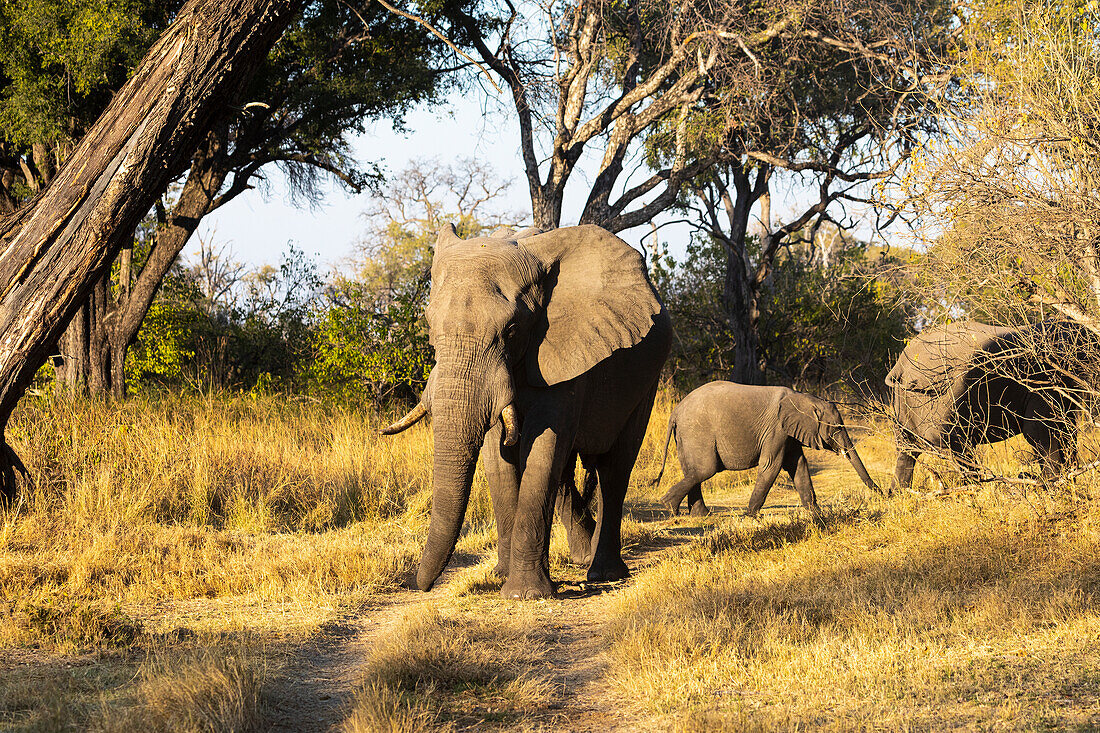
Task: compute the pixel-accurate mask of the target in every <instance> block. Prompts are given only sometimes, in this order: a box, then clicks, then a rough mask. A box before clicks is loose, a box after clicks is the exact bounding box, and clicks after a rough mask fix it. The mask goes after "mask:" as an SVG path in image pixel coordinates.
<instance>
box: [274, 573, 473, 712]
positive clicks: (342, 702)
mask: <svg viewBox="0 0 1100 733" xmlns="http://www.w3.org/2000/svg"><path fill="white" fill-rule="evenodd" d="M464 567H466V566H465V565H460V566H454V567H449V568H447V570H446V571H445V572H444V573H443V575H442V576H440V579H439V581H438V583H437V584H436V587H435V589H434V590H433V592H432V594H431V595H430V596H429V595H428V594H425V593H420V592H418V591H412V590H397V591H394V592H392V593H385V594H383V595H381V596H378V597H377V598H375V599H373V600H372V602H371V603H369V604H367V605H366V606H364V607H363V608H360V609H358V610H356V611H354V612H349V613H348V614H346V615H344V616H342V617H341V618H339V619H336V620H334V621H331V622H329V623H327V624H325V625H324V626H322V627H321V628H320V629H319V630H318V631H317V632H316V633H314V634H313V635H312V636H311V637H310V638H309V640H308V641H307V642H306V643H305V644H300V645H297V646H295V647H293V648H291V649H288V650H286V655H287V657H286V663H285V665H284V666H283V668H282V669H281V670H280V673H279V675H278V677H277V679H276V680H275V682H274V684H272V685H271V686H270V687H269V692H270V694H269V696H268V699H269V712H268V720H269V722H270V724H271V727H270V730H272V731H280V732H282V731H285V732H286V733H290V732H291V731H301V732H303V733H307V732H309V731H328V730H332V729H333V728H335V727H336V726H337V725H339V724H340V723H342V722H343V721H344V719H345V716H346V713H347V710H348V707H349V706H350V705H351V701H352V698H353V696H354V694H355V690H356V687H357V686H358V685H359V684H360V682H362V678H363V675H364V673H365V671H366V666H367V664H368V662H369V661H370V656H371V651H372V650H373V648H374V646H375V644H376V643H377V642H378V640H379V639H380V638H382V636H383V635H384V634H385V633H386V632H387V631H388V630H391V629H394V628H395V627H396V626H397V625H398V624H399V623H400V622H401V620H402V619H403V618H404V617H405V615H406V614H407V613H410V612H412V609H413V608H414V607H416V606H419V605H424V604H426V603H429V602H436V603H438V602H440V601H442V600H445V599H449V598H451V597H453V588H452V585H453V581H454V578H455V576H456V575H457V574H458V573H459V572H460V571H461V570H462V569H463V568H464Z"/></svg>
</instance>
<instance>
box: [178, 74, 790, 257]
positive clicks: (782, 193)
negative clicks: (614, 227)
mask: <svg viewBox="0 0 1100 733" xmlns="http://www.w3.org/2000/svg"><path fill="white" fill-rule="evenodd" d="M490 104H492V103H491V102H490ZM483 107H484V97H482V96H481V93H480V92H478V91H472V92H470V93H468V94H466V95H463V94H460V93H455V94H452V95H451V97H450V99H449V100H448V103H447V104H445V105H439V106H435V107H431V108H427V107H420V108H417V109H415V110H413V111H412V112H410V113H409V114H408V115H407V116H406V118H405V128H406V130H407V132H404V133H399V132H395V131H394V130H393V127H392V124H391V123H390V122H388V121H381V122H377V123H374V124H373V125H371V127H370V129H369V130H368V131H367V133H366V134H364V135H362V136H360V137H359V138H357V139H356V140H355V141H354V146H353V147H354V150H355V152H356V155H357V156H358V158H359V160H360V162H361V163H363V164H364V165H369V164H371V163H373V162H377V163H379V164H381V165H382V166H383V169H384V170H385V171H386V172H388V173H391V174H395V173H398V172H400V171H401V170H403V169H404V168H406V167H407V166H408V165H409V164H410V163H411V162H412V161H414V160H418V159H425V158H438V159H439V160H440V161H442V162H444V163H448V162H454V161H456V160H458V159H460V158H467V157H476V158H479V159H480V160H483V161H486V162H488V163H489V164H490V165H491V166H492V168H493V169H494V171H495V173H496V175H497V176H498V178H499V179H501V180H505V179H511V182H512V185H511V187H510V189H509V191H508V193H507V197H506V200H505V201H503V202H502V208H504V209H506V210H510V211H517V212H529V211H530V199H529V197H528V195H527V185H526V181H525V179H524V177H523V166H522V160H521V158H520V152H519V126H518V124H517V123H516V120H515V118H514V116H510V115H508V114H506V109H507V108H505V107H503V105H495V106H494V109H493V111H490V112H484V111H483ZM497 110H501V111H497ZM600 154H602V150H601V149H599V141H598V140H595V141H593V142H592V143H590V145H589V150H587V151H586V154H585V156H584V157H583V158H582V159H581V161H580V164H579V165H578V169H577V170H576V172H575V173H574V175H573V178H572V179H571V181H570V187H569V188H567V190H566V200H565V206H564V211H563V216H562V223H563V224H565V225H568V224H574V223H576V219H577V217H578V216H579V214H580V210H581V207H582V206H583V203H584V198H585V193H586V192H585V191H584V189H585V187H586V183H587V179H588V176H587V175H586V173H585V171H586V170H593V169H594V166H593V165H592V164H593V163H595V162H597V161H598V158H599V156H600ZM266 174H267V175H268V180H269V183H268V185H267V186H266V189H267V190H266V192H265V191H263V190H259V189H258V190H253V191H248V192H246V193H244V194H242V195H240V196H238V197H237V198H236V199H235V200H233V201H232V202H230V203H229V204H226V205H225V206H224V207H222V208H221V209H219V210H218V211H216V212H214V214H212V215H210V216H208V217H206V218H205V219H203V221H202V223H201V224H200V226H199V235H200V236H201V237H203V238H212V239H213V241H214V242H216V243H218V244H225V243H228V244H229V246H230V247H231V249H232V252H233V254H234V255H235V256H236V257H237V258H238V259H241V260H244V261H246V262H249V263H253V264H265V263H266V264H278V263H279V261H280V260H281V253H282V252H283V251H284V250H285V249H286V247H287V244H288V242H293V243H294V245H295V246H297V247H298V248H299V249H301V250H303V251H304V252H306V253H307V254H308V255H310V256H316V258H317V259H318V261H319V262H320V263H321V265H322V267H323V268H325V267H327V266H329V265H338V264H339V263H340V262H341V261H342V260H345V259H346V258H347V257H348V255H349V254H351V253H352V251H353V247H354V244H355V243H356V241H357V240H358V239H359V238H360V236H361V233H362V232H363V230H364V222H363V219H362V214H363V211H364V210H365V209H366V208H367V205H368V202H369V200H370V194H369V193H367V192H364V193H362V194H359V195H349V194H348V193H346V192H345V191H344V190H343V189H341V188H339V187H338V186H336V185H331V184H330V185H327V186H326V188H325V195H324V197H323V200H322V201H321V202H320V203H319V204H318V205H317V206H316V207H314V208H312V209H311V208H309V207H302V208H299V207H296V206H294V204H292V203H291V202H290V200H289V198H288V196H287V188H286V185H285V183H284V182H283V180H282V178H281V176H280V174H279V172H278V171H277V170H275V169H271V170H269V171H266ZM775 188H776V189H778V190H773V203H772V210H773V216H775V217H779V218H781V217H783V216H784V214H786V213H787V212H788V211H790V210H791V209H792V208H793V206H794V204H795V203H796V202H797V201H798V199H799V198H800V197H804V196H805V195H806V190H805V189H804V188H803V187H801V186H798V185H796V182H795V181H793V180H790V179H788V180H786V181H784V182H780V183H779V185H778V186H776V187H775ZM648 233H649V231H648V228H646V227H638V228H635V229H632V230H628V231H626V232H622V233H620V236H621V237H622V238H623V239H625V240H626V241H627V242H629V243H630V244H632V245H634V246H636V247H637V246H639V244H640V242H641V239H642V237H643V236H645V235H647V234H648ZM659 236H660V238H661V239H662V240H663V241H665V242H667V243H668V244H669V248H670V250H671V252H672V253H673V254H674V255H678V254H681V253H683V252H684V248H685V246H686V244H687V240H688V238H689V236H690V232H689V230H688V228H687V227H686V226H668V227H665V228H662V229H661V231H660V234H659ZM647 244H648V243H647ZM197 249H198V242H197V241H196V240H192V241H191V242H190V243H189V244H188V247H187V248H186V249H185V250H184V254H185V256H189V255H192V254H193V253H195V252H196V251H197Z"/></svg>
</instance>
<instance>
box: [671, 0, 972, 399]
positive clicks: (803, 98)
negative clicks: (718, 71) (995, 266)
mask: <svg viewBox="0 0 1100 733" xmlns="http://www.w3.org/2000/svg"><path fill="white" fill-rule="evenodd" d="M776 7H777V8H778V7H782V6H781V5H777V6H776ZM951 19H952V15H951V13H950V9H949V8H948V6H947V5H946V4H944V3H941V2H939V0H912V1H910V0H901V1H900V2H898V1H895V0H862V1H859V2H845V3H825V4H821V5H819V6H817V7H816V8H815V9H814V10H813V12H812V13H808V14H807V15H805V16H803V17H801V18H800V19H799V23H798V25H797V27H792V28H791V29H788V30H787V31H784V37H783V38H782V41H783V42H782V43H781V44H778V45H777V46H776V47H772V48H768V49H765V50H764V51H762V52H761V53H759V54H756V56H755V58H754V59H753V68H752V73H753V75H754V81H750V80H749V79H748V77H747V74H748V71H749V70H748V68H747V66H746V67H745V68H743V69H742V70H741V76H740V77H738V76H729V77H727V78H726V80H725V83H723V84H719V85H716V87H715V89H714V90H713V92H711V93H709V94H708V95H707V96H706V97H705V98H704V100H703V105H704V106H708V107H721V108H727V109H729V112H728V113H727V114H726V119H727V120H729V124H728V132H727V133H726V134H725V136H724V137H723V138H721V139H718V140H717V141H716V142H717V143H718V144H717V147H716V148H715V149H714V151H713V155H714V160H715V165H713V166H711V167H710V168H709V169H707V170H706V171H705V172H704V173H703V174H702V175H700V176H697V177H696V178H695V179H693V180H692V181H691V182H690V184H689V185H688V189H689V190H690V196H688V197H687V199H686V201H685V202H684V203H683V204H682V207H683V209H684V210H685V211H686V212H687V213H688V214H689V216H688V223H690V224H691V225H692V226H694V227H695V228H696V230H697V231H699V232H700V233H701V234H703V235H704V236H708V237H710V238H712V239H714V240H715V241H716V242H718V243H719V244H720V245H721V246H722V248H723V250H724V251H725V253H726V262H725V278H724V285H723V290H722V307H723V311H724V318H725V321H726V328H727V330H728V333H729V335H730V337H731V343H730V344H729V363H730V365H731V366H730V372H729V376H730V377H731V378H732V379H734V380H736V381H740V382H746V383H759V382H762V381H763V378H764V363H765V360H766V355H765V354H764V353H763V352H762V350H761V342H760V331H759V324H760V318H761V312H760V303H761V298H762V294H763V293H762V290H763V288H764V287H765V286H766V284H767V282H768V280H769V278H770V277H771V274H772V271H773V268H774V267H775V263H776V255H777V253H778V252H779V250H780V248H781V247H784V246H789V245H791V244H795V243H798V242H800V241H803V240H805V241H806V243H807V244H808V245H809V246H810V247H811V248H813V247H815V246H816V245H817V241H816V237H817V233H818V231H819V229H820V227H821V225H822V224H823V223H825V222H832V223H833V224H836V225H838V226H839V227H840V228H842V229H847V228H851V227H853V226H855V225H856V224H857V223H858V222H857V214H856V213H853V210H852V209H851V208H850V207H851V206H852V205H854V206H855V211H857V212H859V213H860V214H867V213H870V212H869V211H868V209H870V208H871V206H870V205H872V204H875V203H879V202H877V201H876V200H875V198H874V190H873V188H872V187H873V185H879V186H882V185H884V183H885V182H887V181H890V180H893V179H894V178H895V176H896V174H897V173H898V171H899V170H901V169H902V166H903V165H904V163H905V162H906V161H907V159H908V158H909V156H910V154H911V151H912V150H913V149H915V148H916V146H917V145H919V144H920V143H921V142H922V141H923V140H926V139H928V138H929V137H930V136H932V135H934V134H935V132H936V130H937V119H936V116H935V105H934V104H933V102H932V101H931V99H932V97H933V96H934V94H936V93H940V92H942V90H943V88H944V86H945V85H946V84H948V83H949V82H950V80H951V75H950V74H948V73H945V71H944V69H945V68H946V67H945V65H944V64H943V63H942V61H941V60H940V59H941V56H942V54H943V52H944V50H945V49H946V48H948V47H950V46H952V44H953V42H954V41H953V34H952V30H951V28H952V22H951ZM753 84H756V85H757V86H756V87H754V86H753ZM753 90H755V91H753ZM730 100H733V101H732V102H731V101H730ZM664 154H665V155H666V156H667V155H668V154H669V153H668V152H664ZM777 179H783V180H784V181H785V183H786V185H787V187H788V188H790V187H794V188H795V189H796V190H799V191H800V195H797V196H795V197H790V198H794V199H795V200H794V203H793V205H792V206H791V208H790V210H789V211H787V212H778V211H774V210H773V207H772V205H771V203H772V190H773V189H774V188H775V186H776V181H777ZM754 217H755V219H756V221H757V222H758V223H759V226H758V227H757V231H756V232H755V234H756V235H757V244H758V246H757V247H755V248H751V249H750V247H749V246H748V237H749V235H750V228H751V227H750V225H751V223H752V220H753V218H754ZM865 223H866V222H865ZM792 261H793V260H790V259H788V262H792Z"/></svg>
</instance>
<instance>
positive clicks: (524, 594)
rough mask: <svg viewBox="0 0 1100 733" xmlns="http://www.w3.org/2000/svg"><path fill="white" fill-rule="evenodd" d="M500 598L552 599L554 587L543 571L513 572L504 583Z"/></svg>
mask: <svg viewBox="0 0 1100 733" xmlns="http://www.w3.org/2000/svg"><path fill="white" fill-rule="evenodd" d="M500 597H501V598H517V599H520V600H534V599H538V598H553V597H554V587H553V586H552V585H551V584H550V576H548V575H547V574H546V573H545V572H544V571H540V570H531V571H527V572H514V573H511V574H510V575H509V576H508V580H506V581H504V585H503V587H501V589H500Z"/></svg>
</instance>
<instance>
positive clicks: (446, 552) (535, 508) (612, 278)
mask: <svg viewBox="0 0 1100 733" xmlns="http://www.w3.org/2000/svg"><path fill="white" fill-rule="evenodd" d="M426 317H427V321H428V332H429V338H430V341H431V344H432V346H433V347H434V348H435V355H436V365H435V367H434V368H433V369H432V373H431V376H430V378H429V380H428V387H427V388H426V389H425V392H424V395H423V397H422V398H421V401H420V403H419V404H418V405H417V407H416V408H414V409H413V411H412V412H410V413H409V414H408V415H406V416H405V417H404V418H402V419H401V420H399V421H398V422H396V423H394V424H393V425H391V426H389V427H387V428H386V429H384V430H383V432H384V433H386V434H392V433H395V432H398V431H400V430H404V429H405V428H407V427H409V426H410V425H412V424H413V423H414V422H416V421H417V420H419V419H420V418H422V417H423V416H424V415H425V414H428V413H430V414H431V415H432V432H433V434H434V436H435V457H434V474H433V477H432V515H431V523H430V525H429V529H428V538H427V541H426V543H425V545H424V551H423V554H422V555H421V558H420V567H419V569H418V571H417V576H416V582H417V585H418V586H419V587H420V589H421V590H429V589H431V587H432V584H433V583H435V581H436V579H437V578H438V577H439V574H440V573H441V572H442V571H443V568H444V566H446V564H447V561H448V560H449V559H450V557H451V554H452V552H454V547H455V543H456V542H457V540H458V535H459V530H460V529H461V526H462V521H463V518H464V516H465V513H466V505H467V502H468V500H469V497H470V489H471V485H472V482H473V476H474V466H475V463H476V461H477V457H478V450H479V448H480V449H481V456H482V461H483V464H484V466H485V469H486V476H487V478H488V481H489V490H490V494H491V496H492V500H493V511H494V514H495V515H496V523H497V539H498V564H497V572H498V573H499V574H500V575H501V576H502V577H505V578H506V580H505V583H504V586H503V588H502V589H501V595H503V596H504V597H512V598H541V597H547V596H550V595H551V594H552V587H551V584H550V574H549V541H550V521H551V517H552V514H553V509H554V498H555V496H556V494H557V493H558V491H559V489H560V488H561V486H562V482H563V479H562V476H563V470H564V469H565V468H566V466H567V465H568V466H569V469H570V470H572V465H573V464H572V463H570V462H569V460H570V459H571V458H573V457H574V455H576V454H579V455H580V456H581V458H582V459H583V460H584V463H585V465H587V466H592V467H594V469H595V471H596V474H597V476H598V482H599V490H600V501H599V502H598V510H597V516H596V521H595V526H594V527H592V526H591V525H588V524H586V523H585V522H584V521H583V518H584V517H583V515H584V513H583V512H582V511H580V508H579V507H575V508H574V511H565V512H563V516H564V518H565V519H566V520H567V521H568V522H572V523H573V525H574V526H570V527H569V537H570V539H571V540H572V541H573V542H574V544H577V543H580V544H584V545H586V546H585V547H576V546H574V547H571V548H570V549H571V553H572V554H573V556H574V557H578V556H580V557H587V558H590V565H589V568H588V579H589V580H590V581H598V580H614V579H620V578H623V577H625V576H626V575H627V574H628V571H627V567H626V564H625V563H624V562H623V560H622V556H621V540H620V535H619V525H620V521H621V518H622V507H623V498H624V496H625V494H626V487H627V482H628V480H629V478H630V472H631V469H632V468H633V466H634V460H635V459H636V458H637V455H638V449H639V448H640V447H641V443H642V438H643V436H644V434H645V429H646V425H647V423H648V422H649V413H650V410H651V409H652V406H653V398H654V396H655V394H656V391H657V378H658V375H659V373H660V370H661V366H662V365H663V364H664V362H665V359H666V357H667V356H668V351H669V346H670V342H671V332H672V328H671V324H670V322H669V317H668V314H667V312H666V311H665V309H664V306H663V305H662V304H661V301H660V299H659V298H658V297H657V293H656V292H655V291H654V289H653V286H652V285H651V284H650V282H649V279H648V276H647V274H646V268H645V261H644V260H643V259H642V256H641V254H640V253H639V252H638V251H637V250H635V249H633V248H632V247H630V246H629V245H627V244H626V243H625V242H623V241H622V240H621V239H619V238H618V237H616V236H614V235H613V234H611V233H609V232H607V231H605V230H603V229H600V228H599V227H595V226H578V227H569V228H564V229H556V230H554V231H551V232H547V233H538V232H537V230H535V231H530V230H524V231H523V232H520V233H518V234H515V233H512V232H511V230H507V231H504V232H501V233H494V235H493V236H491V237H483V238H476V239H466V240H464V239H461V238H460V237H458V235H457V234H456V233H455V230H454V227H453V226H448V227H445V228H444V229H443V230H442V231H441V232H440V234H439V237H438V239H437V241H436V248H435V254H434V257H433V260H432V287H431V293H430V295H429V302H428V308H427V311H426ZM483 443H484V445H483Z"/></svg>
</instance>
